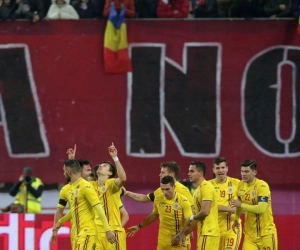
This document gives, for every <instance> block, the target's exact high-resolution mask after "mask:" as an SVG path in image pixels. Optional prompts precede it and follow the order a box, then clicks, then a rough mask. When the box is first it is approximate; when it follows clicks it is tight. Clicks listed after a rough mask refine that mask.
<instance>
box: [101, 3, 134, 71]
mask: <svg viewBox="0 0 300 250" xmlns="http://www.w3.org/2000/svg"><path fill="white" fill-rule="evenodd" d="M104 71H105V73H109V74H122V73H126V72H128V71H132V67H131V61H130V59H129V55H128V42H127V29H126V23H125V8H124V7H122V8H121V10H120V13H119V14H118V13H117V11H116V9H115V5H114V2H111V4H110V12H109V17H108V20H107V24H106V29H105V34H104Z"/></svg>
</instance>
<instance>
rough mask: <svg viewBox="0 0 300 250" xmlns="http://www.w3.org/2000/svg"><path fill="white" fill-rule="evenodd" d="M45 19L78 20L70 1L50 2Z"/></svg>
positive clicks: (55, 0)
mask: <svg viewBox="0 0 300 250" xmlns="http://www.w3.org/2000/svg"><path fill="white" fill-rule="evenodd" d="M46 19H79V15H78V14H77V12H76V10H75V9H74V7H73V6H72V5H70V0H52V4H51V6H50V8H49V10H48V13H47V16H46Z"/></svg>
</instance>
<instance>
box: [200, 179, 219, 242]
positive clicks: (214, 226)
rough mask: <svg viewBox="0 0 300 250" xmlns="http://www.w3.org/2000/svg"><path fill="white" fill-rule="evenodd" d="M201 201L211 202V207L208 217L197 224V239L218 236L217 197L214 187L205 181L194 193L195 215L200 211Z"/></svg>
mask: <svg viewBox="0 0 300 250" xmlns="http://www.w3.org/2000/svg"><path fill="white" fill-rule="evenodd" d="M203 201H211V207H210V213H209V215H208V216H207V217H206V218H205V219H204V220H202V221H199V222H198V223H197V229H198V230H197V232H198V237H199V236H200V235H211V236H220V229H219V223H218V202H217V195H216V191H215V188H214V186H213V185H212V184H211V183H210V182H208V181H207V180H203V181H202V183H201V184H200V185H199V187H198V188H197V189H196V190H195V192H194V209H195V214H198V213H199V212H200V211H201V208H202V202H203Z"/></svg>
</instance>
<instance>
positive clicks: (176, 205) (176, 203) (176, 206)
mask: <svg viewBox="0 0 300 250" xmlns="http://www.w3.org/2000/svg"><path fill="white" fill-rule="evenodd" d="M173 208H174V210H178V208H179V203H178V202H177V201H176V202H175V203H174V206H173Z"/></svg>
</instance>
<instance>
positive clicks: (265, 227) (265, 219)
mask: <svg viewBox="0 0 300 250" xmlns="http://www.w3.org/2000/svg"><path fill="white" fill-rule="evenodd" d="M237 191H238V198H239V200H240V201H241V202H242V203H245V204H248V205H257V204H258V202H267V203H268V207H267V210H266V211H265V213H263V214H255V213H251V212H247V211H245V225H244V232H245V234H247V235H249V236H251V237H252V238H253V237H262V236H264V235H269V234H273V233H276V226H275V223H274V219H273V213H272V203H271V201H272V200H271V191H270V188H269V185H268V184H267V183H266V182H265V181H263V180H260V179H256V180H255V181H254V182H252V183H250V184H248V183H246V182H244V181H241V182H240V183H239V185H238V190H237Z"/></svg>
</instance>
